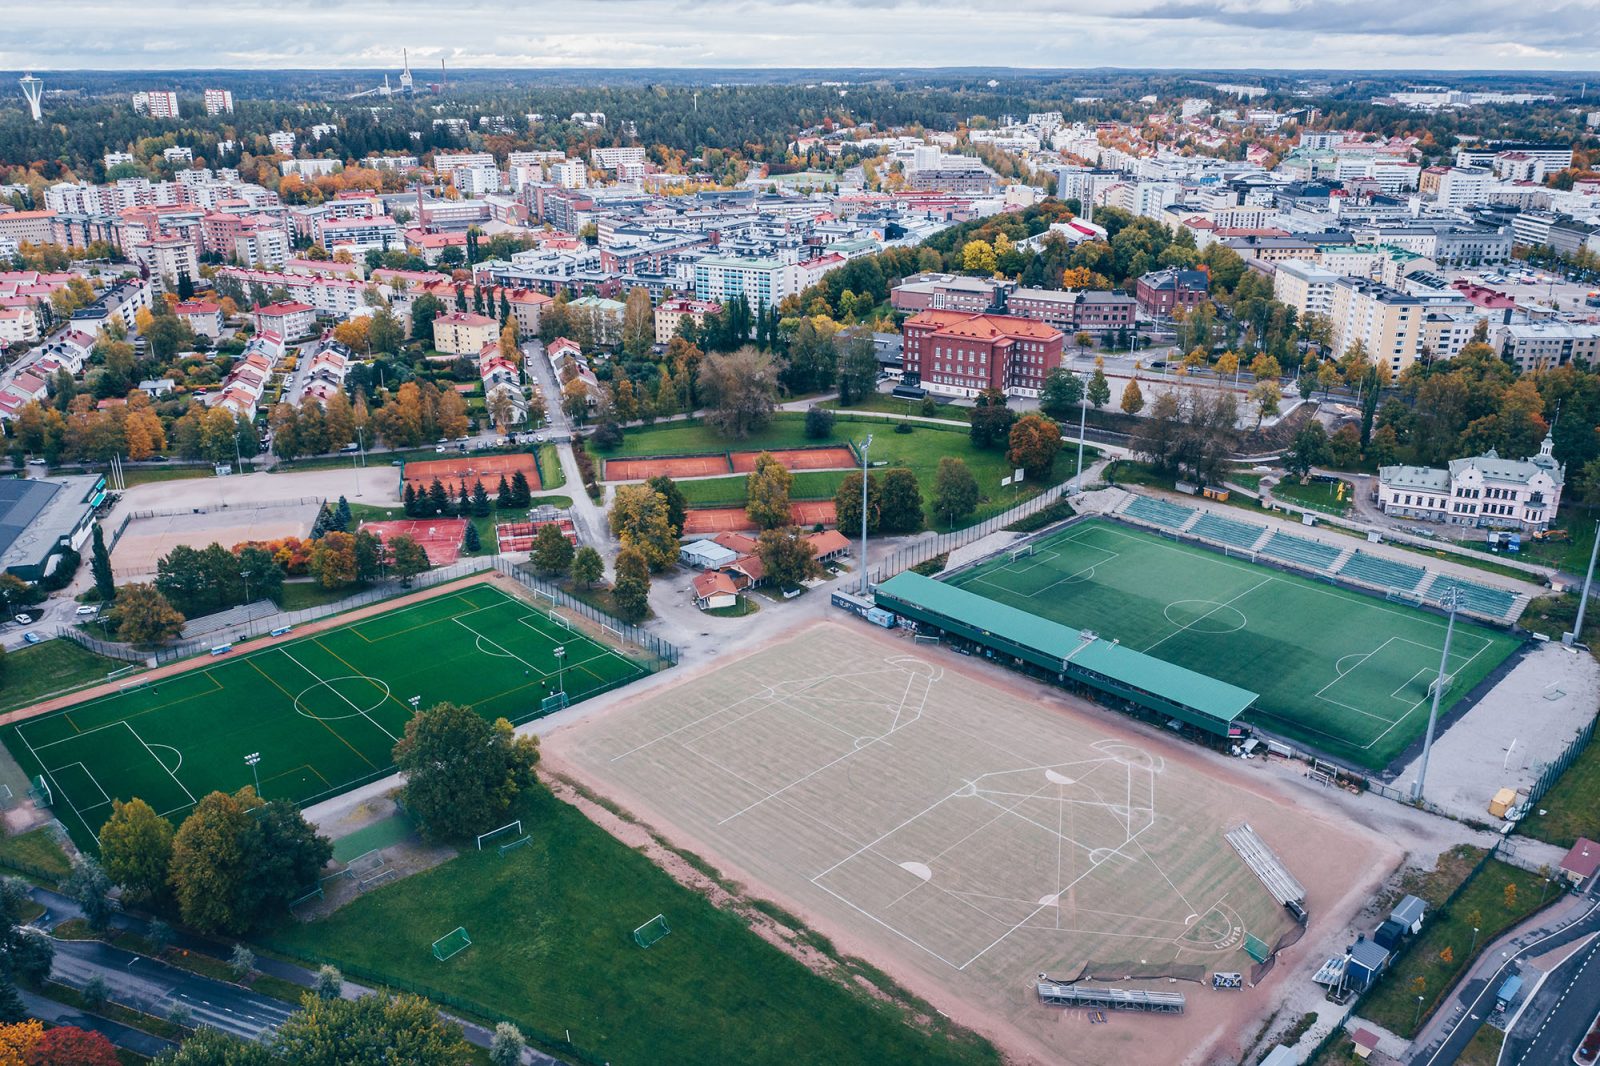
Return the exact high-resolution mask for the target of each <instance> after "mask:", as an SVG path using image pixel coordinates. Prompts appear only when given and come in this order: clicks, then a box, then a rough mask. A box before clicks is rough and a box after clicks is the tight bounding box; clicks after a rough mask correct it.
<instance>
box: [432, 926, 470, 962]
mask: <svg viewBox="0 0 1600 1066" xmlns="http://www.w3.org/2000/svg"><path fill="white" fill-rule="evenodd" d="M471 946H472V938H471V937H469V936H467V930H466V928H465V927H464V926H458V927H456V928H455V929H452V930H451V931H450V932H448V933H446V934H445V935H444V936H442V937H440V938H439V939H438V940H435V941H434V942H433V957H434V958H436V959H438V960H439V961H440V962H444V961H445V960H446V959H450V958H454V957H455V956H457V955H459V954H461V953H462V952H463V951H465V950H467V949H468V948H470V947H471Z"/></svg>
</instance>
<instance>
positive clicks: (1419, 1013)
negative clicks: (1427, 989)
mask: <svg viewBox="0 0 1600 1066" xmlns="http://www.w3.org/2000/svg"><path fill="white" fill-rule="evenodd" d="M1421 1021H1422V997H1421V996H1418V997H1417V1016H1416V1017H1415V1018H1412V1019H1411V1028H1413V1029H1415V1028H1416V1027H1417V1025H1418V1023H1420V1022H1421Z"/></svg>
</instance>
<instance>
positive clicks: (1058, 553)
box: [949, 520, 1518, 770]
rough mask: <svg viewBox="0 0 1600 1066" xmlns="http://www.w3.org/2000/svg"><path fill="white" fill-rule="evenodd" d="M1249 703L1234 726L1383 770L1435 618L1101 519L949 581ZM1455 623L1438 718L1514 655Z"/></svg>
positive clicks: (1408, 721)
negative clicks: (1240, 691) (1241, 694)
mask: <svg viewBox="0 0 1600 1066" xmlns="http://www.w3.org/2000/svg"><path fill="white" fill-rule="evenodd" d="M949 580H950V583H951V584H953V585H956V586H959V587H961V588H964V589H966V590H967V591H968V592H972V593H976V594H977V595H980V596H984V597H986V598H988V599H991V600H995V601H997V602H1000V603H1005V604H1008V605H1010V606H1012V607H1016V608H1018V609H1020V610H1024V611H1028V612H1030V613H1032V614H1036V615H1039V616H1040V617H1043V618H1048V619H1050V620H1051V621H1054V622H1059V623H1061V624H1062V625H1067V626H1072V627H1075V628H1087V629H1092V630H1094V631H1095V632H1097V633H1098V634H1099V635H1100V636H1102V637H1104V638H1107V639H1112V640H1119V641H1121V642H1122V643H1123V644H1125V645H1126V646H1128V647H1130V648H1134V649H1136V650H1138V651H1142V652H1145V653H1147V654H1150V655H1154V656H1156V657H1157V658H1160V659H1164V660H1166V661H1168V662H1171V663H1175V664H1177V665H1179V666H1184V667H1187V668H1188V669H1191V670H1195V671H1198V672H1200V673H1203V674H1206V675H1208V676H1211V677H1215V678H1218V679H1220V680H1223V681H1227V682H1229V683H1231V684H1234V685H1239V686H1242V687H1244V688H1247V689H1250V690H1252V691H1254V692H1257V693H1259V694H1260V699H1258V700H1257V701H1256V704H1255V706H1254V707H1253V708H1252V709H1251V711H1250V712H1249V713H1248V714H1247V716H1246V717H1248V718H1253V719H1256V720H1259V721H1260V722H1261V723H1262V724H1263V725H1264V726H1265V727H1266V728H1268V729H1270V730H1272V731H1273V732H1277V733H1281V734H1283V735H1285V736H1288V737H1291V738H1293V739H1296V740H1300V741H1302V742H1304V743H1306V744H1308V745H1310V746H1312V747H1315V748H1317V749H1319V750H1321V751H1323V752H1325V753H1327V754H1329V755H1332V756H1334V757H1336V758H1343V759H1348V760H1350V761H1352V762H1354V763H1357V764H1359V765H1361V766H1365V767H1367V768H1369V769H1373V770H1381V769H1383V768H1384V767H1386V766H1388V764H1389V763H1390V762H1391V761H1393V760H1394V759H1395V758H1396V757H1398V756H1399V755H1400V754H1401V753H1402V752H1404V751H1405V750H1406V748H1407V747H1408V746H1409V745H1410V744H1411V742H1412V741H1414V740H1416V739H1417V738H1418V737H1420V736H1421V735H1422V731H1423V729H1424V728H1425V727H1426V725H1427V719H1428V708H1429V704H1430V703H1431V699H1432V697H1431V690H1430V688H1429V685H1430V683H1431V682H1432V681H1433V679H1434V677H1435V676H1436V673H1437V671H1438V668H1439V657H1440V653H1441V651H1442V650H1443V647H1444V631H1445V620H1444V619H1443V618H1441V617H1439V616H1438V615H1435V614H1431V613H1429V612H1426V611H1422V610H1418V609H1417V608H1415V607H1411V606H1407V605H1404V604H1399V603H1391V602H1384V601H1381V600H1378V599H1375V598H1373V597H1371V596H1366V595H1362V594H1361V593H1357V592H1352V591H1350V590H1347V589H1341V588H1335V587H1333V586H1330V585H1326V584H1323V583H1320V582H1316V581H1311V580H1309V579H1307V578H1303V577H1299V576H1297V575H1293V574H1286V573H1283V572H1281V571H1278V570H1274V569H1272V568H1270V567H1264V566H1258V565H1255V564H1253V563H1248V562H1245V561H1242V560H1239V559H1233V558H1229V557H1227V556H1224V555H1219V554H1217V553H1216V552H1212V551H1208V550H1206V549H1204V548H1200V547H1196V546H1194V545H1189V544H1182V543H1176V542H1174V541H1170V540H1166V539H1164V538H1161V537H1157V536H1154V535H1152V534H1149V533H1145V532H1142V531H1139V530H1134V529H1129V528H1127V527H1125V526H1122V525H1119V524H1115V523H1112V522H1108V521H1104V520H1090V521H1087V522H1082V523H1078V524H1076V525H1073V526H1071V527H1069V528H1067V529H1065V530H1063V531H1062V532H1060V533H1059V534H1056V535H1054V536H1051V537H1047V538H1045V539H1043V540H1040V541H1037V542H1035V544H1034V548H1033V553H1032V554H1031V555H1026V556H1023V557H1021V558H1017V559H1012V558H1011V557H1010V555H1009V554H1002V555H1000V556H997V557H995V558H993V559H990V560H988V561H986V562H983V563H980V564H978V565H977V566H975V567H973V568H972V569H969V570H964V571H961V572H959V573H957V574H956V575H954V576H953V577H951V578H950V579H949ZM1517 645H1518V642H1517V641H1516V639H1515V638H1513V637H1510V636H1508V635H1506V634H1503V633H1498V632H1495V631H1494V630H1491V629H1488V628H1485V627H1483V626H1477V625H1472V624H1470V623H1466V622H1462V621H1460V620H1459V619H1458V621H1457V623H1456V631H1455V639H1454V642H1453V643H1452V645H1451V652H1450V671H1449V672H1450V674H1451V676H1452V681H1451V684H1450V687H1449V688H1448V689H1446V691H1445V695H1444V699H1443V701H1442V703H1441V713H1444V712H1446V711H1448V710H1449V709H1450V707H1451V706H1453V705H1454V704H1455V703H1457V702H1458V701H1459V700H1460V699H1461V698H1462V697H1464V696H1466V695H1467V694H1468V693H1469V692H1471V691H1472V689H1473V688H1474V687H1475V686H1476V685H1477V684H1478V683H1479V682H1480V681H1482V680H1483V679H1484V678H1486V677H1487V676H1489V674H1491V673H1492V672H1493V671H1494V670H1495V668H1496V667H1498V666H1499V665H1500V664H1501V663H1502V662H1504V661H1505V660H1506V658H1507V657H1509V656H1510V655H1511V654H1512V653H1513V652H1514V651H1515V650H1516V648H1517Z"/></svg>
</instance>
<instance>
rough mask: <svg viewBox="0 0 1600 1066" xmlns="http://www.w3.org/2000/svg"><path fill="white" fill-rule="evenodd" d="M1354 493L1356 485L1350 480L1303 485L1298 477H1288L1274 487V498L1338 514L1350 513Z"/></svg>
mask: <svg viewBox="0 0 1600 1066" xmlns="http://www.w3.org/2000/svg"><path fill="white" fill-rule="evenodd" d="M1259 480H1260V479H1259V478H1258V479H1257V482H1258V483H1259ZM1341 491H1342V493H1343V495H1342V496H1341V495H1340V493H1341ZM1354 493H1355V486H1354V485H1352V484H1350V482H1348V481H1312V482H1311V483H1310V484H1308V485H1302V484H1300V482H1299V480H1298V479H1297V478H1292V477H1286V478H1284V479H1283V480H1282V481H1280V482H1278V483H1277V484H1276V485H1274V486H1273V487H1272V495H1273V498H1275V499H1279V500H1282V501H1283V502H1284V503H1288V504H1292V505H1294V506H1296V507H1304V508H1307V509H1308V510H1312V511H1322V512H1323V513H1325V514H1336V515H1344V514H1349V513H1350V507H1351V503H1350V500H1351V497H1352V496H1353V495H1354Z"/></svg>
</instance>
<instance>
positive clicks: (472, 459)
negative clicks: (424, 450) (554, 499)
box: [402, 452, 543, 496]
mask: <svg viewBox="0 0 1600 1066" xmlns="http://www.w3.org/2000/svg"><path fill="white" fill-rule="evenodd" d="M519 470H520V471H522V476H523V477H525V478H527V479H528V488H530V489H532V490H533V491H535V492H537V491H538V490H539V489H540V488H542V487H543V486H542V485H541V484H540V482H539V464H538V463H536V462H534V460H533V453H531V452H502V453H499V454H495V455H463V456H461V457H460V458H456V459H424V460H421V461H419V462H415V463H407V464H406V465H405V467H404V468H403V474H402V476H403V478H404V480H405V483H406V484H408V485H410V486H412V487H413V488H418V489H426V488H428V487H429V486H430V485H432V484H433V479H434V478H438V479H439V482H440V483H441V484H442V485H444V487H445V488H447V489H450V490H451V491H452V493H453V492H455V491H456V490H457V489H458V487H459V486H461V485H463V484H464V485H466V487H467V491H469V492H470V491H471V490H472V483H473V482H474V481H481V482H483V487H484V490H485V491H487V492H488V493H489V494H490V495H491V496H492V495H494V492H495V489H496V488H497V487H498V486H499V484H500V478H501V476H502V475H503V476H504V477H505V479H506V480H507V481H510V480H511V475H512V474H515V473H516V472H517V471H519Z"/></svg>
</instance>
